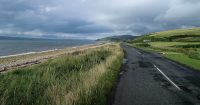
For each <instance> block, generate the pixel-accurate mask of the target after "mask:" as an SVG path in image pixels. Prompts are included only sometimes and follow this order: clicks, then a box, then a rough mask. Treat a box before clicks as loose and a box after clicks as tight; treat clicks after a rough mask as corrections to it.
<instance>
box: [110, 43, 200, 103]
mask: <svg viewBox="0 0 200 105" xmlns="http://www.w3.org/2000/svg"><path fill="white" fill-rule="evenodd" d="M121 46H122V48H123V50H124V52H125V59H124V62H125V63H124V64H123V68H122V71H121V73H120V75H121V76H120V79H119V82H118V84H117V87H116V90H115V95H114V100H113V102H112V104H113V105H200V73H199V72H197V71H194V70H191V69H189V68H187V67H184V66H182V65H180V64H177V63H175V62H172V61H170V60H167V59H165V58H163V57H161V56H160V55H159V54H157V53H149V52H144V51H141V50H138V49H135V48H132V47H129V46H127V45H125V44H122V45H121Z"/></svg>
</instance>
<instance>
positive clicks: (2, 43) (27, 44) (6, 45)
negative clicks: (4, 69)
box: [0, 38, 96, 58]
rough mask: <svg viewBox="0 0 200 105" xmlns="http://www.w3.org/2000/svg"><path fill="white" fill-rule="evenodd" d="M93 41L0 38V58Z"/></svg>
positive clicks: (92, 42) (91, 41)
mask: <svg viewBox="0 0 200 105" xmlns="http://www.w3.org/2000/svg"><path fill="white" fill-rule="evenodd" d="M94 43H96V41H93V40H75V39H17V38H16V39H0V58H2V57H6V56H12V55H18V54H19V55H20V54H26V53H34V52H41V51H48V50H57V49H63V48H67V47H75V46H80V45H87V44H94Z"/></svg>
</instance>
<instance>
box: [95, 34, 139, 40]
mask: <svg viewBox="0 0 200 105" xmlns="http://www.w3.org/2000/svg"><path fill="white" fill-rule="evenodd" d="M135 38H137V36H132V35H120V36H110V37H105V38H101V39H97V40H96V41H126V40H133V39H135Z"/></svg>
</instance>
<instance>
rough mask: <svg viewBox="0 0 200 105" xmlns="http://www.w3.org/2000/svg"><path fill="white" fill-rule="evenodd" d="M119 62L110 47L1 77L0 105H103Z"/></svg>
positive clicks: (115, 48) (116, 52)
mask: <svg viewBox="0 0 200 105" xmlns="http://www.w3.org/2000/svg"><path fill="white" fill-rule="evenodd" d="M121 61H122V50H121V49H120V47H119V45H109V46H107V47H104V48H102V49H94V50H88V51H86V52H83V53H80V54H78V55H64V56H62V57H59V58H56V59H51V60H48V61H47V62H45V63H42V64H39V65H35V66H32V67H27V68H23V69H19V70H15V71H13V72H9V73H5V74H0V102H1V103H0V105H13V104H18V105H72V104H73V105H93V104H96V105H103V104H105V102H106V94H107V93H108V91H109V90H110V88H111V86H112V83H113V81H114V79H115V77H116V74H117V72H118V71H119V69H120V65H121Z"/></svg>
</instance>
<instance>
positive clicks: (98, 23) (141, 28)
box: [0, 0, 200, 39]
mask: <svg viewBox="0 0 200 105" xmlns="http://www.w3.org/2000/svg"><path fill="white" fill-rule="evenodd" d="M199 26H200V0H0V35H1V36H20V37H22V36H23V37H46V38H69V39H71V38H73V39H97V38H102V37H107V36H113V35H124V34H129V35H137V36H138V35H142V34H145V33H150V32H155V31H162V30H169V29H176V28H191V27H199Z"/></svg>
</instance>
